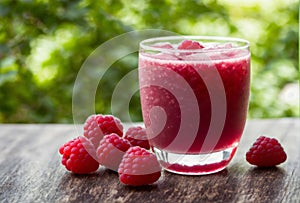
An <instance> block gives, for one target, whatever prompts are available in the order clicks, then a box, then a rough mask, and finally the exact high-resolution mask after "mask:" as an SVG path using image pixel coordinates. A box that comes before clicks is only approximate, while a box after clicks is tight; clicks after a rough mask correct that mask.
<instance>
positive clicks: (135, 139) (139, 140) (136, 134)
mask: <svg viewBox="0 0 300 203" xmlns="http://www.w3.org/2000/svg"><path fill="white" fill-rule="evenodd" d="M124 138H125V139H127V140H128V141H129V142H130V144H131V145H132V146H140V147H142V148H145V149H150V146H149V141H148V139H147V134H146V129H145V128H142V127H140V126H134V127H130V128H129V129H128V130H127V132H126V134H125V137H124Z"/></svg>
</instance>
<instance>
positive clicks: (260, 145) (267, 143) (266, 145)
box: [246, 136, 287, 167]
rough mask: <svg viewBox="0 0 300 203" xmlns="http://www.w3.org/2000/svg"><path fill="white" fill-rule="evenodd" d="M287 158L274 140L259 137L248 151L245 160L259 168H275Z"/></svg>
mask: <svg viewBox="0 0 300 203" xmlns="http://www.w3.org/2000/svg"><path fill="white" fill-rule="evenodd" d="M286 158H287V156H286V153H285V152H284V150H283V148H282V146H281V145H280V143H279V142H278V141H277V140H276V139H275V138H269V137H265V136H260V137H259V138H258V139H257V140H256V141H255V143H254V144H253V145H252V147H251V148H250V149H249V151H248V152H247V153H246V160H247V161H248V162H249V163H250V164H252V165H256V166H259V167H270V166H276V165H279V164H281V163H283V162H284V161H285V160H286Z"/></svg>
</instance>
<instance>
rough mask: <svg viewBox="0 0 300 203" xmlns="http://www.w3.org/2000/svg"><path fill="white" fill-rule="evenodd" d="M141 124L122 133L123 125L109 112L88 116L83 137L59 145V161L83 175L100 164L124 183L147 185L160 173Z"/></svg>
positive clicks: (92, 170) (154, 180) (72, 170)
mask: <svg viewBox="0 0 300 203" xmlns="http://www.w3.org/2000/svg"><path fill="white" fill-rule="evenodd" d="M149 149H150V146H149V142H148V140H147V136H146V130H145V129H144V128H142V127H140V126H134V127H131V128H129V129H128V130H127V131H126V133H125V135H124V136H123V125H122V123H121V122H120V120H119V119H118V118H116V117H114V116H112V115H101V114H98V115H91V116H90V117H89V118H88V119H87V120H86V122H85V124H84V136H82V137H77V138H75V139H73V140H71V141H69V142H67V143H66V144H64V145H63V146H61V147H60V149H59V152H60V154H61V155H62V156H63V157H62V164H63V165H64V166H65V167H66V169H67V170H69V171H71V172H73V173H77V174H86V173H92V172H94V171H96V170H97V169H98V167H99V165H102V166H105V167H106V168H108V169H110V170H113V171H117V172H118V173H119V179H120V181H121V182H122V183H124V184H126V185H133V186H138V185H148V184H152V183H154V182H156V181H157V180H158V179H159V177H160V176H161V167H160V165H159V163H158V161H157V159H156V157H155V155H154V154H153V153H151V152H150V151H149Z"/></svg>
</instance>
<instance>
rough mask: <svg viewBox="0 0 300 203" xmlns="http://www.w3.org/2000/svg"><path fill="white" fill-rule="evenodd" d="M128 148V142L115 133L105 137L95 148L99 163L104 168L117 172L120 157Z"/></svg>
mask: <svg viewBox="0 0 300 203" xmlns="http://www.w3.org/2000/svg"><path fill="white" fill-rule="evenodd" d="M130 146H131V145H130V143H129V141H128V140H126V139H124V138H122V137H120V136H119V135H117V134H115V133H112V134H110V135H105V136H104V138H103V139H102V140H101V141H100V144H99V147H98V148H97V157H98V161H99V163H100V164H101V165H103V166H105V167H106V168H109V169H111V170H114V171H118V167H119V164H120V162H121V160H122V157H123V155H124V154H125V152H126V151H127V150H128V149H129V147H130Z"/></svg>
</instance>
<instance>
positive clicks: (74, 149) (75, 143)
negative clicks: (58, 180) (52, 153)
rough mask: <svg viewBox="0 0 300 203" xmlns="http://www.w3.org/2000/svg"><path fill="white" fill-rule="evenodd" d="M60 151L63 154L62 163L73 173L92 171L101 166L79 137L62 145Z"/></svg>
mask: <svg viewBox="0 0 300 203" xmlns="http://www.w3.org/2000/svg"><path fill="white" fill-rule="evenodd" d="M59 153H60V154H61V155H63V157H62V164H63V165H64V166H65V167H66V169H67V170H69V171H71V172H73V173H77V174H86V173H91V172H94V171H96V170H97V169H98V167H99V163H98V162H97V161H96V160H95V159H93V157H92V156H91V155H90V154H89V153H88V152H87V150H86V149H85V147H84V146H83V144H82V142H81V140H80V138H79V137H78V138H75V139H73V140H71V141H69V142H67V143H65V144H64V145H62V146H61V147H60V148H59Z"/></svg>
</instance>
